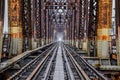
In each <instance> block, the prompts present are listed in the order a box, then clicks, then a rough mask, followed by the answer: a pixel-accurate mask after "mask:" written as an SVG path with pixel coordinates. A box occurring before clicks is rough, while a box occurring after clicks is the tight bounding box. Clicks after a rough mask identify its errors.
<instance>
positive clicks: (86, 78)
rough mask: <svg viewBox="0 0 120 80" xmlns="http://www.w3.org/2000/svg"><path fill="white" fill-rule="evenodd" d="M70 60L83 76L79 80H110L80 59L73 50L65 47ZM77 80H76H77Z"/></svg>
mask: <svg viewBox="0 0 120 80" xmlns="http://www.w3.org/2000/svg"><path fill="white" fill-rule="evenodd" d="M64 47H65V50H66V52H67V55H68V57H69V59H70V60H71V61H72V62H73V64H74V65H75V66H76V67H77V70H78V72H79V71H80V74H81V75H82V77H81V79H77V80H108V79H107V78H106V77H104V76H103V75H102V74H101V73H99V72H98V71H97V70H96V69H95V68H94V67H93V66H91V65H90V64H89V63H88V62H86V61H85V60H84V59H83V58H82V57H80V56H79V55H78V54H77V53H76V52H75V51H74V50H73V49H71V48H70V47H68V46H64ZM70 64H72V63H70ZM75 80H76V79H75Z"/></svg>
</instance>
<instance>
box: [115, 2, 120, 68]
mask: <svg viewBox="0 0 120 80" xmlns="http://www.w3.org/2000/svg"><path fill="white" fill-rule="evenodd" d="M115 1H116V2H115V3H116V30H117V31H116V32H117V33H116V34H117V41H116V43H117V61H118V65H119V66H120V0H115Z"/></svg>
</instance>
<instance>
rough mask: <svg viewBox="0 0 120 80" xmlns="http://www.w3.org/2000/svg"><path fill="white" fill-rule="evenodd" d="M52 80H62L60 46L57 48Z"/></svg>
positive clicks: (62, 69)
mask: <svg viewBox="0 0 120 80" xmlns="http://www.w3.org/2000/svg"><path fill="white" fill-rule="evenodd" d="M53 80H64V68H63V59H62V50H61V46H59V48H58V52H57V57H56V65H55V72H54V77H53Z"/></svg>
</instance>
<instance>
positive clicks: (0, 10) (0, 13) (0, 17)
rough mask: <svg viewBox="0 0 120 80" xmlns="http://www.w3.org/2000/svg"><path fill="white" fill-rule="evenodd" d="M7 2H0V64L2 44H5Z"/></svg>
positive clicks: (1, 0)
mask: <svg viewBox="0 0 120 80" xmlns="http://www.w3.org/2000/svg"><path fill="white" fill-rule="evenodd" d="M4 6H5V0H0V62H1V57H2V44H3V26H4V8H5V7H4Z"/></svg>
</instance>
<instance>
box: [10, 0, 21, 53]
mask: <svg viewBox="0 0 120 80" xmlns="http://www.w3.org/2000/svg"><path fill="white" fill-rule="evenodd" d="M8 1H9V2H8V6H9V10H8V11H9V12H8V14H9V33H10V35H11V55H17V54H20V53H22V16H21V14H22V11H21V10H22V0H8Z"/></svg>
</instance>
